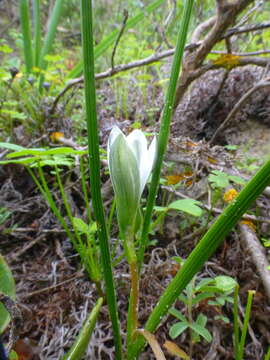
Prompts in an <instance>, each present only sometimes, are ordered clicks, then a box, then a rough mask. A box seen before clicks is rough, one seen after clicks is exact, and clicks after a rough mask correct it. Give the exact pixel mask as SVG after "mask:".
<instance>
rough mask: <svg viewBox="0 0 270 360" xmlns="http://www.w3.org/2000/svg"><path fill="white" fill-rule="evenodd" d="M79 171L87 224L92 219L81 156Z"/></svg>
mask: <svg viewBox="0 0 270 360" xmlns="http://www.w3.org/2000/svg"><path fill="white" fill-rule="evenodd" d="M80 173H81V179H82V191H83V199H84V203H85V208H86V213H87V220H88V222H89V224H91V222H92V221H93V220H92V216H91V209H90V206H89V197H88V191H87V185H86V178H85V169H84V163H83V156H81V157H80Z"/></svg>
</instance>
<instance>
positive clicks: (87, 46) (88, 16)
mask: <svg viewBox="0 0 270 360" xmlns="http://www.w3.org/2000/svg"><path fill="white" fill-rule="evenodd" d="M81 23H82V47H83V63H84V84H85V105H86V118H87V130H88V150H89V166H90V174H91V176H90V185H91V194H92V200H93V208H94V215H95V218H96V221H97V223H98V237H99V244H100V250H101V261H102V266H103V274H104V279H105V285H106V297H107V303H108V307H109V312H110V316H111V321H112V327H113V334H114V343H115V359H118V360H120V359H122V344H121V335H120V325H119V319H118V311H117V304H116V296H115V289H114V281H113V274H112V266H111V257H110V249H109V243H108V233H107V227H106V221H105V214H104V208H103V203H102V197H101V181H100V157H99V139H98V123H97V113H96V89H95V73H94V49H93V30H92V4H91V0H81Z"/></svg>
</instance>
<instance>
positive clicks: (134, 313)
mask: <svg viewBox="0 0 270 360" xmlns="http://www.w3.org/2000/svg"><path fill="white" fill-rule="evenodd" d="M129 266H130V279H131V291H130V299H129V311H128V321H127V353H128V354H129V349H130V346H131V344H132V342H133V341H134V340H135V338H136V337H137V333H136V330H137V328H138V305H139V277H138V266H137V262H132V263H131V264H130V265H129ZM127 357H128V355H127ZM128 359H129V357H128Z"/></svg>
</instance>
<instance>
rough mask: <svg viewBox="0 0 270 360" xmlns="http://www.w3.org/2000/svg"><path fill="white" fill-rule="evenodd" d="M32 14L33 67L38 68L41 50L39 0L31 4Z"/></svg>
mask: <svg viewBox="0 0 270 360" xmlns="http://www.w3.org/2000/svg"><path fill="white" fill-rule="evenodd" d="M33 10H34V11H33V12H34V65H35V66H38V63H39V58H40V50H41V16H40V0H34V2H33Z"/></svg>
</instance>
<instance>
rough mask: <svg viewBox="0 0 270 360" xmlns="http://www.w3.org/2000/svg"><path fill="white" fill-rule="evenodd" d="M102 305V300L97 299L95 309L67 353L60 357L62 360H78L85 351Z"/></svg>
mask: <svg viewBox="0 0 270 360" xmlns="http://www.w3.org/2000/svg"><path fill="white" fill-rule="evenodd" d="M102 303H103V298H99V299H98V301H97V302H96V305H95V307H94V308H93V310H92V311H91V313H90V315H89V317H88V319H87V320H86V321H85V323H84V325H83V327H82V329H81V331H80V333H79V335H78V336H77V338H76V340H75V342H74V344H73V345H72V347H71V349H70V350H69V352H68V353H67V354H66V355H65V356H64V357H62V360H80V359H82V357H83V355H84V353H85V352H86V350H87V347H88V345H89V341H90V339H91V336H92V333H93V330H94V328H95V325H96V321H97V317H98V314H99V312H100V309H101V306H102Z"/></svg>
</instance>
